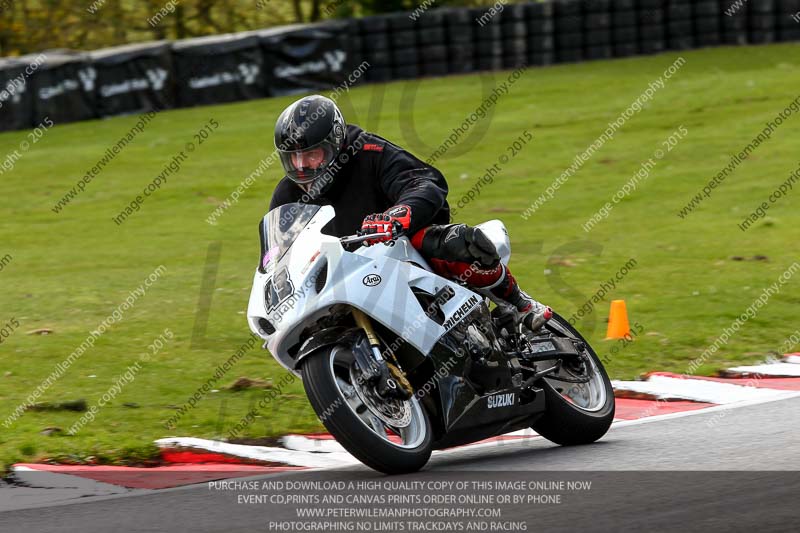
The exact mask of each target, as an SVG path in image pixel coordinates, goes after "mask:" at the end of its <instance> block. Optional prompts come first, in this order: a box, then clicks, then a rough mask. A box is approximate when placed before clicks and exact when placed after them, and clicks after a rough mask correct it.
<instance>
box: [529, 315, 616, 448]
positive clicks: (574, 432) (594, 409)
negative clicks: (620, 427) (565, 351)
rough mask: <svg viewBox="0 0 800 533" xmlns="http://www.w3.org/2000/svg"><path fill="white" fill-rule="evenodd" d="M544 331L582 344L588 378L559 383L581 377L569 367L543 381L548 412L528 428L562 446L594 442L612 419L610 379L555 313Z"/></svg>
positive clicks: (612, 404)
mask: <svg viewBox="0 0 800 533" xmlns="http://www.w3.org/2000/svg"><path fill="white" fill-rule="evenodd" d="M546 328H547V329H548V330H549V331H550V332H551V333H553V334H555V335H558V336H566V337H570V338H573V339H578V340H580V341H582V342H583V343H584V345H585V346H586V350H585V352H584V353H585V355H586V356H587V361H586V362H588V365H585V367H584V368H585V371H584V375H588V376H589V377H590V378H591V379H590V381H589V382H588V383H586V384H579V383H569V382H566V381H560V380H559V379H558V377H564V378H567V379H569V378H571V377H576V376H579V375H580V373H573V372H571V371H570V370H569V369H568V368H565V369H563V370H560V371H559V373H557V374H556V375H554V376H548V377H544V378H542V379H541V380H540V381H539V386H540V387H541V388H542V389H543V390H544V395H545V403H546V406H547V410H546V412H545V414H544V415H542V416H541V417H540V418H539V419H538V420H537V421H536V422H535V423H534V424H533V425H532V426H531V427H532V429H533V430H534V431H536V432H537V433H538V434H539V435H541V436H543V437H544V438H546V439H547V440H549V441H552V442H555V443H556V444H561V445H562V446H574V445H578V444H589V443H592V442H595V441H596V440H598V439H600V438H601V437H602V436H603V435H605V434H606V432H607V431H608V429H609V427H611V422H612V421H613V420H614V409H615V405H614V389H613V387H612V386H611V380H610V379H609V378H608V374H606V371H605V368H603V364H602V363H601V362H600V359H599V358H598V357H597V354H596V353H595V351H594V349H592V347H591V345H590V344H589V343H588V342H586V339H584V338H583V336H582V335H581V334H580V333H579V332H578V330H576V329H575V328H573V327H572V325H571V324H570V323H569V322H568V321H567V320H566V319H564V318H563V317H561V316H559V315H558V314H555V313H554V314H553V318H551V319H550V321H549V322H548V323H547V325H546ZM553 363H554V361H553ZM549 364H550V362H543V363H542V365H543V366H542V367H543V368H544V367H546V366H549ZM570 374H572V375H570Z"/></svg>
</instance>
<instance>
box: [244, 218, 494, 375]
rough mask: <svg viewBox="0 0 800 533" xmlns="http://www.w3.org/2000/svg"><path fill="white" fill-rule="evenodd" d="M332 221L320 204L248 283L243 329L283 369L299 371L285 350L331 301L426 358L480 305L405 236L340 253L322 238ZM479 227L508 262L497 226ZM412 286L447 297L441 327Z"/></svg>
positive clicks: (330, 239) (442, 302) (340, 248)
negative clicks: (260, 341)
mask: <svg viewBox="0 0 800 533" xmlns="http://www.w3.org/2000/svg"><path fill="white" fill-rule="evenodd" d="M292 205H297V206H299V205H301V204H292ZM315 207H316V206H315ZM267 216H269V214H268V215H267ZM334 216H335V212H334V209H333V207H331V206H322V207H320V208H319V210H318V211H317V212H316V213H315V214H314V215H313V217H312V218H311V220H310V222H308V224H307V225H306V226H305V227H304V228H303V229H302V230H300V231H299V233H298V234H297V236H296V237H295V239H294V241H293V242H292V244H291V245H290V246H289V249H288V250H287V251H286V252H285V254H284V255H283V257H280V258H279V259H278V260H277V261H275V260H270V261H268V262H267V263H266V265H265V267H264V269H263V270H264V271H263V272H262V271H261V270H262V269H258V270H257V271H256V274H255V277H254V280H253V288H252V291H251V293H250V301H249V305H248V309H247V318H248V324H249V326H250V329H251V330H252V331H253V332H254V333H256V334H257V335H259V336H260V337H261V338H262V339H264V340H265V341H266V343H265V346H266V347H267V348H268V349H269V351H270V352H271V353H272V355H273V356H274V357H275V358H276V359H277V360H278V361H279V362H280V364H281V365H283V366H284V367H285V368H287V369H288V370H290V371H292V372H295V373H297V371H296V369H295V366H296V365H295V363H296V361H295V360H294V358H293V357H292V356H291V354H290V349H291V348H292V347H294V346H296V345H297V344H298V343H299V342H300V335H301V332H302V331H303V330H304V329H305V328H306V327H307V326H309V325H313V324H314V323H315V322H316V321H317V320H319V319H320V318H322V317H324V316H327V315H328V314H329V310H330V308H331V307H332V306H334V305H336V304H346V305H349V306H352V307H354V308H357V309H360V310H361V311H363V312H364V313H366V314H367V315H368V316H369V317H371V318H372V319H373V320H375V321H378V322H380V323H381V324H383V325H384V326H385V327H387V328H389V329H390V330H392V331H393V332H394V333H395V334H396V335H398V336H401V337H403V338H404V339H406V341H407V342H408V343H410V344H411V345H412V346H413V347H414V348H416V349H417V350H419V352H420V353H421V354H428V353H429V352H430V350H431V349H432V348H433V347H434V345H435V344H436V342H437V341H438V340H439V339H440V338H441V337H442V336H443V335H444V334H445V333H446V332H447V331H448V330H449V329H451V328H452V327H453V326H455V325H456V324H457V323H458V322H459V320H460V319H462V318H463V317H465V316H467V315H468V314H469V313H470V312H471V311H472V310H473V309H474V308H475V307H476V306H477V305H479V304H480V303H481V299H482V298H481V297H480V296H478V295H477V294H476V293H474V292H472V291H470V290H468V289H466V288H465V287H463V286H461V285H459V284H458V283H455V282H452V281H449V280H446V279H444V278H442V277H440V276H438V275H436V274H434V273H433V272H431V271H430V270H429V267H428V265H427V263H426V261H425V260H424V259H423V257H422V256H421V255H420V254H419V253H418V252H417V251H416V250H415V249H414V248H413V246H411V243H410V242H409V240H408V239H407V238H405V237H400V238H398V239H397V240H396V241H394V242H392V243H391V245H386V244H380V245H374V246H371V247H361V248H359V249H358V250H356V251H355V252H349V251H347V250H345V249H344V247H343V246H342V244H341V243H340V241H339V238H337V237H333V236H330V235H326V234H324V233H322V229H323V227H324V226H325V225H326V224H327V223H328V222H329V221H330V220H331V219H332V218H333V217H334ZM266 218H267V217H265V219H266ZM481 226H482V227H483V226H486V230H487V233H488V234H490V238H491V239H492V240H493V241H499V242H497V243H496V244H497V245H498V250H499V251H500V252H501V255H502V259H503V262H504V263H505V262H507V261H508V256H509V255H510V248H509V246H508V234H507V233H506V232H505V228H504V227H503V226H502V223H501V222H500V221H490V222H488V223H485V224H484V225H481ZM412 288H418V289H421V290H423V291H425V292H426V293H428V294H430V295H434V294H441V293H440V291H442V290H443V289H444V290H445V291H447V292H449V298H448V299H446V300H445V299H444V298H442V299H441V300H440V302H439V303H440V307H441V309H442V311H443V313H444V317H445V320H444V322H443V324H441V325H440V324H439V323H438V322H436V321H434V320H432V319H431V318H429V317H428V316H427V315H426V313H425V310H424V309H423V307H422V305H421V304H420V302H419V301H418V299H417V297H416V296H415V295H414V293H413V292H412ZM295 352H296V350H295ZM298 375H299V374H298Z"/></svg>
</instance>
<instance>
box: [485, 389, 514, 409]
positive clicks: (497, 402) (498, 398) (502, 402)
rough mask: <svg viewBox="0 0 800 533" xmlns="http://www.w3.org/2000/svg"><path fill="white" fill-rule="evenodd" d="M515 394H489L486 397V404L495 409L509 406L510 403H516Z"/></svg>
mask: <svg viewBox="0 0 800 533" xmlns="http://www.w3.org/2000/svg"><path fill="white" fill-rule="evenodd" d="M514 396H515V394H514V393H513V392H509V393H508V394H495V395H494V396H489V397H488V398H487V399H486V406H487V407H488V408H489V409H494V408H495V407H508V406H509V405H514Z"/></svg>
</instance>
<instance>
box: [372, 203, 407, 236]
mask: <svg viewBox="0 0 800 533" xmlns="http://www.w3.org/2000/svg"><path fill="white" fill-rule="evenodd" d="M410 224H411V208H410V207H408V206H407V205H396V206H394V207H390V208H389V209H387V210H386V211H384V212H383V213H376V214H374V215H367V216H366V217H365V218H364V222H362V223H361V235H371V234H373V233H388V235H381V236H378V237H375V238H374V239H367V241H365V242H366V244H367V246H372V245H373V244H377V243H379V242H383V241H390V240H392V239H395V238H397V237H399V236H400V235H402V233H403V232H404V231H406V230H408V227H409V225H410Z"/></svg>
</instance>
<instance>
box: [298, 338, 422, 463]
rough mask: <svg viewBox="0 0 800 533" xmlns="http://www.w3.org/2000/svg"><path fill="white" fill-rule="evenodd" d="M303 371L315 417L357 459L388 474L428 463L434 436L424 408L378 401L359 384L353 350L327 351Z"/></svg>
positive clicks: (333, 348) (337, 348) (396, 401)
mask: <svg viewBox="0 0 800 533" xmlns="http://www.w3.org/2000/svg"><path fill="white" fill-rule="evenodd" d="M301 372H302V377H303V387H304V388H305V391H306V395H307V396H308V400H309V402H310V403H311V406H312V407H313V408H314V412H316V413H317V416H318V417H319V419H320V421H321V422H322V423H323V425H324V426H325V428H326V429H327V430H328V431H329V432H330V433H331V435H333V436H334V437H335V438H336V440H337V441H338V442H339V444H341V445H342V446H343V447H344V448H345V449H346V450H347V451H348V452H350V453H351V454H352V455H353V456H354V457H355V458H356V459H358V460H359V461H361V462H362V463H364V464H365V465H367V466H369V467H370V468H373V469H374V470H377V471H379V472H383V473H385V474H402V473H408V472H416V471H417V470H419V469H420V468H422V467H423V466H425V464H426V463H427V462H428V459H429V458H430V456H431V451H432V449H433V434H432V433H433V431H432V427H431V422H430V419H429V418H428V415H427V413H426V412H425V409H424V408H423V406H422V405H421V404H420V402H419V401H418V400H417V398H416V397H413V396H412V398H411V399H409V400H406V401H402V400H399V399H392V400H384V399H383V398H380V397H379V396H377V394H376V393H375V391H374V390H373V388H372V387H371V386H370V385H369V384H368V383H365V382H364V380H362V379H360V374H359V371H358V369H357V366H356V364H355V357H354V356H353V353H352V351H351V350H350V349H349V348H347V347H345V346H338V345H337V346H330V347H327V348H324V349H322V350H320V351H319V352H317V353H315V354H313V355H311V356H309V357H308V358H306V359H305V360H304V361H303V363H302V365H301Z"/></svg>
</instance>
